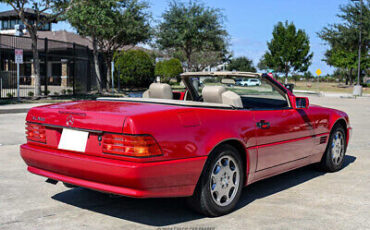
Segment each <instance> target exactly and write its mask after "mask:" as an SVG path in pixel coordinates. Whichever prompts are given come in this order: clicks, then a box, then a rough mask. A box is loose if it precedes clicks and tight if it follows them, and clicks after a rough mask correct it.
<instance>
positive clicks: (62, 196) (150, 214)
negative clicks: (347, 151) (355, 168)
mask: <svg viewBox="0 0 370 230" xmlns="http://www.w3.org/2000/svg"><path fill="white" fill-rule="evenodd" d="M355 160H356V157H354V156H349V155H347V156H346V157H345V161H344V167H347V166H348V165H349V164H351V163H353V162H354V161H355ZM324 174H325V173H324V172H320V171H317V170H316V169H314V166H306V167H304V168H300V169H297V170H293V171H290V172H287V173H284V174H281V175H278V176H275V177H273V178H269V179H266V180H263V181H259V182H256V183H254V184H252V185H250V186H248V187H247V188H246V189H244V191H243V193H242V196H241V198H240V200H239V202H238V205H237V207H236V209H240V208H243V207H244V206H246V205H247V204H249V203H251V202H253V201H254V200H256V199H261V198H263V197H266V196H269V195H272V194H274V193H277V192H280V191H283V190H285V189H288V188H291V187H294V186H296V185H299V184H301V183H304V182H306V181H308V180H311V179H313V178H315V177H318V176H321V175H324ZM52 198H53V199H54V200H57V201H60V202H63V203H66V204H69V205H73V206H75V207H78V208H82V209H86V210H90V211H93V212H97V213H101V214H104V215H108V216H111V217H116V218H119V219H123V220H128V221H132V222H136V223H140V224H146V225H150V226H157V227H161V226H168V225H173V224H178V223H183V222H187V221H192V220H196V219H201V218H204V216H202V215H200V214H197V213H195V212H193V211H192V210H190V209H189V208H187V206H186V200H185V199H184V198H159V199H134V198H127V197H119V196H114V197H112V196H109V195H108V194H104V193H100V192H96V191H92V190H88V189H83V188H73V189H69V190H66V191H64V192H61V193H58V194H56V195H54V196H53V197H52Z"/></svg>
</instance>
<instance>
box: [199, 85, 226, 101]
mask: <svg viewBox="0 0 370 230" xmlns="http://www.w3.org/2000/svg"><path fill="white" fill-rule="evenodd" d="M225 91H226V88H225V87H223V86H216V85H215V86H204V88H203V90H202V96H203V101H204V102H210V103H221V104H222V93H224V92H225Z"/></svg>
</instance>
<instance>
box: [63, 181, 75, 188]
mask: <svg viewBox="0 0 370 230" xmlns="http://www.w3.org/2000/svg"><path fill="white" fill-rule="evenodd" d="M63 185H64V186H65V187H67V188H77V186H76V185H73V184H68V183H66V182H63Z"/></svg>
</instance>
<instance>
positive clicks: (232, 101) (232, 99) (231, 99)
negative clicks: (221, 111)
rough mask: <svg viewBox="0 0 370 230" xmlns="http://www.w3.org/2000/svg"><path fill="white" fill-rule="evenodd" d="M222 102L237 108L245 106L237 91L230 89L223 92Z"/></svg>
mask: <svg viewBox="0 0 370 230" xmlns="http://www.w3.org/2000/svg"><path fill="white" fill-rule="evenodd" d="M222 104H225V105H231V106H233V107H236V108H243V102H242V99H241V97H240V96H239V95H238V94H237V93H235V92H233V91H229V90H228V91H226V92H224V93H223V94H222Z"/></svg>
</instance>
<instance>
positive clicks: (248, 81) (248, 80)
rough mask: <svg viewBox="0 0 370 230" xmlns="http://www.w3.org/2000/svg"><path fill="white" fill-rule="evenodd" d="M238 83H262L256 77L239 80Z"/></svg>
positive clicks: (250, 84) (254, 84)
mask: <svg viewBox="0 0 370 230" xmlns="http://www.w3.org/2000/svg"><path fill="white" fill-rule="evenodd" d="M237 84H238V85H241V86H259V85H261V81H260V80H259V79H255V78H246V79H243V80H239V81H238V82H237Z"/></svg>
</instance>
